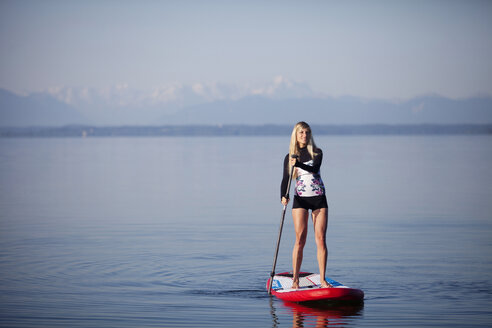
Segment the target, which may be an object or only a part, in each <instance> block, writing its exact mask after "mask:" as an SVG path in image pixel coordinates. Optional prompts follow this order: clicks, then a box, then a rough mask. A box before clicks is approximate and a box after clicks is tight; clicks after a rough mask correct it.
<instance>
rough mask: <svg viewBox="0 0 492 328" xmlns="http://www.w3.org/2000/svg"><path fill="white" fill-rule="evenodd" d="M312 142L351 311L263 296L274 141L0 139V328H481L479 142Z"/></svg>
mask: <svg viewBox="0 0 492 328" xmlns="http://www.w3.org/2000/svg"><path fill="white" fill-rule="evenodd" d="M316 142H317V144H318V146H319V147H321V148H322V149H323V152H324V162H323V165H322V171H321V173H322V177H323V180H324V182H325V185H326V188H327V196H328V202H329V206H330V209H329V225H328V233H327V239H328V248H329V259H328V272H327V275H328V276H329V277H331V278H333V279H335V280H338V281H340V282H342V283H344V284H346V285H349V286H351V287H356V288H360V289H362V290H364V292H365V295H366V296H365V302H364V305H363V306H359V307H331V308H325V309H316V308H306V307H298V306H293V305H289V304H286V303H283V302H281V301H279V300H277V299H273V298H271V297H269V296H268V295H267V293H266V290H265V282H266V279H267V278H268V275H269V272H270V270H271V265H272V261H273V255H274V248H275V242H276V238H277V233H278V226H279V223H280V216H281V211H282V207H281V205H280V201H279V198H280V195H279V193H280V191H279V184H280V179H281V175H282V172H281V165H282V161H283V157H284V156H285V154H286V153H287V148H288V143H289V137H288V136H287V137H268V138H260V137H238V138H235V137H226V138H219V137H217V138H215V137H210V138H186V137H183V138H172V137H169V138H86V139H83V138H80V139H76V138H74V139H70V138H66V139H63V138H60V139H56V138H52V139H50V138H46V139H42V138H40V139H0V177H1V184H0V326H2V327H3V326H4V327H297V326H299V327H300V326H303V327H315V326H316V327H325V326H331V325H336V326H343V327H416V326H418V327H490V326H492V137H491V136H425V137H424V136H398V137H391V136H385V137H375V136H370V137H368V136H354V137H338V136H319V137H317V138H316ZM285 222H286V224H285V226H284V233H283V236H282V243H281V247H280V252H279V258H278V263H277V272H281V271H289V270H291V249H292V245H293V227H292V219H291V216H290V209H289V212H288V215H287V216H286V221H285ZM302 269H303V270H305V271H316V270H317V263H316V257H315V245H314V237H313V234H312V225H311V226H310V233H309V236H308V244H307V245H306V249H305V256H304V263H303V267H302Z"/></svg>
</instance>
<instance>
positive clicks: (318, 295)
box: [267, 272, 364, 302]
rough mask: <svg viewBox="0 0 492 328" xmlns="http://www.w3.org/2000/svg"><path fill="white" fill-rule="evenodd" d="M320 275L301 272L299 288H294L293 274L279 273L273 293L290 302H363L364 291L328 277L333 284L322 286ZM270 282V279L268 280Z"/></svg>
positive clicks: (274, 282) (273, 284)
mask: <svg viewBox="0 0 492 328" xmlns="http://www.w3.org/2000/svg"><path fill="white" fill-rule="evenodd" d="M320 281H321V280H320V276H319V274H317V273H309V272H301V273H300V274H299V288H298V289H293V288H292V282H293V280H292V274H291V273H288V272H283V273H278V274H276V275H275V276H274V277H273V283H272V294H273V295H275V296H276V297H278V298H280V299H282V300H284V301H288V302H363V301H364V292H363V291H362V290H360V289H356V288H350V287H347V286H344V285H342V284H341V283H339V282H338V281H335V280H332V279H328V278H327V279H326V281H327V282H328V283H329V284H330V285H331V286H332V287H328V288H323V287H321V282H320ZM269 283H270V279H268V281H267V288H268V284H269Z"/></svg>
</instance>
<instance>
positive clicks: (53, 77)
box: [0, 0, 492, 99]
mask: <svg viewBox="0 0 492 328" xmlns="http://www.w3.org/2000/svg"><path fill="white" fill-rule="evenodd" d="M0 45H1V46H0V49H1V50H0V88H6V89H9V90H11V91H16V92H30V91H36V90H43V89H46V88H48V87H53V86H72V87H77V86H84V87H96V88H99V87H108V86H113V85H118V84H128V85H130V86H131V87H134V88H151V87H155V86H158V85H165V84H167V83H175V82H180V83H184V84H191V83H195V82H221V83H232V84H236V85H254V84H261V83H265V82H268V81H271V80H272V79H273V78H274V77H275V76H279V75H281V76H284V77H285V78H287V79H290V80H292V81H298V82H304V83H307V84H309V85H310V86H311V88H312V89H313V90H314V91H316V92H320V93H323V94H326V95H330V96H339V95H353V96H362V97H369V98H386V99H394V98H409V97H412V96H416V95H422V94H429V93H437V94H440V95H444V96H448V97H452V98H458V97H467V96H473V95H476V94H479V93H486V94H490V95H492V60H491V58H492V1H473V0H466V1H452V0H448V1H431V0H427V1H419V0H411V1H253V0H247V1H216V0H207V1H178V0H176V1H70V0H61V1H50V0H43V1H38V0H36V1H22V0H14V1H5V0H1V1H0Z"/></svg>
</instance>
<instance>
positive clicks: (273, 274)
mask: <svg viewBox="0 0 492 328" xmlns="http://www.w3.org/2000/svg"><path fill="white" fill-rule="evenodd" d="M291 157H292V158H297V157H298V156H297V155H292V156H291ZM293 173H294V165H292V169H291V170H290V176H289V183H288V184H287V190H286V191H285V196H284V197H285V198H286V199H289V191H290V184H291V182H292V175H293ZM286 210H287V204H286V205H284V208H283V210H282V217H281V219H280V228H279V230H278V238H277V247H276V249H275V256H274V257H273V265H272V272H270V280H269V283H268V295H270V294H271V293H272V284H273V277H274V276H275V267H276V266H277V256H278V249H279V247H280V239H281V238H282V229H283V228H284V219H285V211H286Z"/></svg>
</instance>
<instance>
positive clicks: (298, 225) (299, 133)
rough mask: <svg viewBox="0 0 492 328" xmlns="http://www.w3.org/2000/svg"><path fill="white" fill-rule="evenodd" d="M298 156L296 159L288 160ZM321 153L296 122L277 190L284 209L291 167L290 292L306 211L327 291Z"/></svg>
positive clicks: (295, 277) (308, 130)
mask: <svg viewBox="0 0 492 328" xmlns="http://www.w3.org/2000/svg"><path fill="white" fill-rule="evenodd" d="M292 155H298V158H297V159H296V158H292V157H291V156H292ZM322 160H323V153H322V151H321V149H319V148H317V147H316V145H315V143H314V140H313V137H312V135H311V128H310V127H309V125H308V124H307V123H306V122H299V123H297V124H296V125H295V126H294V129H293V130H292V136H291V139H290V148H289V154H287V155H286V156H285V160H284V175H283V179H282V184H281V187H280V192H281V197H282V198H281V200H282V204H283V205H287V203H288V202H289V199H287V198H285V194H287V193H286V188H287V185H288V182H289V179H290V176H289V174H290V171H291V168H292V166H294V167H295V169H294V173H293V177H292V178H296V192H295V195H294V203H293V205H292V217H293V219H294V228H295V233H296V241H295V244H294V250H293V252H292V267H293V284H292V288H296V289H297V288H299V271H300V269H301V263H302V254H303V249H304V245H305V244H306V236H307V230H308V216H309V210H311V215H312V219H313V223H314V234H315V240H316V246H317V257H318V265H319V274H320V278H321V286H322V287H331V285H330V284H328V283H327V282H326V279H325V271H326V259H327V254H328V251H327V249H326V227H327V224H328V203H327V201H326V195H325V187H324V185H323V181H322V180H321V176H320V174H319V170H320V167H321V161H322Z"/></svg>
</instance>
